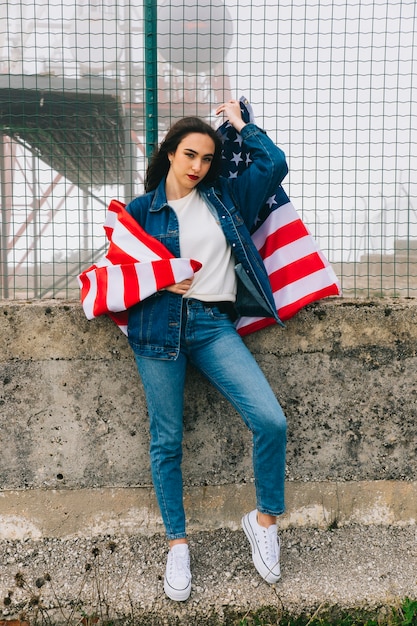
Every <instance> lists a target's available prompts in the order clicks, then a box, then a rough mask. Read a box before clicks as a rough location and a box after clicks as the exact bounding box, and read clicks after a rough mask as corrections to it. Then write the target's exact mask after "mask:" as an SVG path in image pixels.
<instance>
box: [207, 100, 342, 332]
mask: <svg viewBox="0 0 417 626" xmlns="http://www.w3.org/2000/svg"><path fill="white" fill-rule="evenodd" d="M240 108H241V112H242V118H243V120H244V121H245V122H253V121H254V117H253V110H252V107H251V106H250V104H249V103H248V101H247V100H246V98H245V97H244V96H242V98H241V99H240ZM218 132H219V134H220V137H221V139H222V143H223V161H222V168H223V170H222V174H223V176H225V177H228V178H236V177H237V176H239V175H240V174H241V173H242V172H244V171H245V169H246V168H247V167H250V164H251V158H250V153H249V152H248V151H247V150H245V148H244V146H243V144H242V139H241V137H240V135H239V134H238V133H237V132H236V130H235V129H234V128H233V126H231V124H229V122H225V123H224V124H222V125H221V126H220V127H219V128H218ZM251 236H252V240H253V242H254V243H255V246H256V248H257V249H258V252H259V253H260V255H261V257H262V260H263V262H264V265H265V267H266V270H267V272H268V276H269V281H270V283H271V287H272V292H273V295H274V301H275V306H276V309H277V313H278V316H279V317H280V319H281V320H282V321H285V320H288V319H290V318H291V317H293V316H294V315H295V314H296V313H297V312H298V311H299V310H300V309H301V308H303V307H305V306H306V305H307V304H311V303H312V302H315V301H317V300H320V299H322V298H325V297H327V296H338V295H341V289H340V285H339V281H338V279H337V276H336V274H335V273H334V271H333V268H332V267H331V265H330V263H329V262H328V260H327V259H326V257H325V255H324V254H323V253H322V252H321V250H320V249H319V247H318V245H317V243H316V241H315V240H314V238H313V236H312V234H311V232H310V231H309V229H308V228H307V226H306V225H305V224H304V223H303V221H302V219H301V218H300V216H299V214H298V213H297V211H296V209H295V208H294V206H293V204H292V202H291V201H290V199H289V198H288V196H287V194H286V193H285V191H284V189H283V187H282V186H281V185H280V186H279V187H278V188H277V189H276V191H275V193H274V194H273V195H272V196H270V197H269V198H268V200H267V202H266V204H265V206H264V207H263V208H262V209H261V211H260V212H259V215H258V221H257V222H256V224H255V226H254V227H253V229H252V231H251ZM274 323H275V320H274V319H273V318H265V317H263V318H249V317H241V318H240V319H239V320H238V321H237V323H236V327H237V329H238V331H239V333H240V334H241V335H247V334H249V333H251V332H254V331H255V330H259V329H260V328H265V327H266V326H269V325H271V324H274Z"/></svg>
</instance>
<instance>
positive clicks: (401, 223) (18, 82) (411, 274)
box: [0, 0, 417, 299]
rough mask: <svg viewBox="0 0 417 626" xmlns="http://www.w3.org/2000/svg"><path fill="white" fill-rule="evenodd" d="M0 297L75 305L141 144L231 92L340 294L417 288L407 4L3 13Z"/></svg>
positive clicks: (107, 4) (408, 292)
mask: <svg viewBox="0 0 417 626" xmlns="http://www.w3.org/2000/svg"><path fill="white" fill-rule="evenodd" d="M0 18H1V19H0V29H1V39H0V123H1V127H0V130H1V137H0V176H1V224H0V229H1V230H0V245H1V255H0V297H1V298H2V299H27V298H51V297H55V298H78V284H77V280H76V276H77V274H78V273H79V272H80V270H82V269H85V268H86V267H87V266H89V265H90V264H91V263H93V262H94V261H95V260H96V259H97V258H98V257H100V256H101V255H102V254H103V252H104V250H105V237H104V231H103V228H102V224H103V221H104V217H105V212H106V206H107V204H108V202H109V201H110V199H111V198H118V199H120V200H122V201H126V202H128V201H129V200H130V199H131V198H132V197H134V196H135V195H137V194H139V193H141V192H142V190H143V176H144V170H145V167H146V161H147V157H148V156H149V154H150V151H151V147H152V141H157V140H158V139H160V138H161V136H162V135H163V133H164V132H165V131H166V129H167V128H168V127H169V125H170V124H171V123H172V122H173V121H174V120H175V119H178V118H180V117H182V116H184V115H194V114H196V115H199V116H201V117H204V118H205V119H207V120H208V121H209V122H210V123H213V124H214V125H215V124H217V123H218V121H217V120H216V119H215V115H214V111H215V108H216V105H217V103H219V102H222V101H223V100H225V99H227V98H230V97H240V96H241V95H245V96H246V97H247V98H248V99H249V101H250V102H251V104H252V107H253V110H254V113H255V117H256V121H257V123H258V124H259V125H260V126H262V127H263V128H265V130H266V131H267V132H268V134H269V135H270V136H271V137H272V138H273V139H274V141H276V142H277V143H278V144H279V145H280V147H282V148H283V149H284V151H285V153H286V155H287V159H288V163H289V168H290V171H289V175H288V176H287V178H286V180H285V181H284V187H285V189H286V191H287V193H288V194H289V195H290V197H291V199H292V201H293V203H294V205H295V206H296V208H297V209H298V210H299V212H300V213H301V215H302V217H303V219H304V221H305V223H306V224H307V225H308V226H309V228H310V230H311V231H312V233H313V235H314V236H315V238H316V239H317V241H318V243H319V245H320V247H321V249H322V250H323V251H324V253H325V254H326V255H327V256H328V258H329V259H330V261H331V262H332V263H333V264H334V267H335V270H336V272H337V273H338V275H339V278H340V280H341V283H342V287H343V291H344V294H345V295H352V296H355V297H361V296H366V297H367V296H375V295H378V296H379V295H380V296H384V295H386V296H416V295H417V226H416V222H417V179H416V158H417V122H416V119H417V117H416V113H417V84H416V83H417V81H416V70H417V37H416V35H415V33H416V32H417V8H416V3H415V0H397V1H396V2H394V3H393V2H389V1H388V0H353V1H352V2H349V3H346V2H344V1H343V2H342V0H311V1H310V2H308V3H307V2H305V1H301V0H279V2H277V1H276V0H198V1H197V0H161V2H159V4H158V5H157V4H156V0H136V1H134V2H133V1H132V0H123V1H122V2H116V0H77V1H76V2H74V3H64V1H63V0H48V1H47V2H45V3H36V2H35V1H34V0H16V1H15V2H13V3H2V4H1V5H0Z"/></svg>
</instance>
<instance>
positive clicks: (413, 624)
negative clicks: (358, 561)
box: [223, 598, 417, 626]
mask: <svg viewBox="0 0 417 626" xmlns="http://www.w3.org/2000/svg"><path fill="white" fill-rule="evenodd" d="M278 613H279V611H278V610H277V609H275V608H273V607H270V608H264V609H261V610H259V611H256V612H254V613H248V614H246V615H245V616H243V617H242V616H241V617H240V618H237V619H236V620H235V621H231V622H229V621H227V622H226V623H225V624H224V625H223V626H417V600H412V599H410V598H405V599H404V600H403V601H402V602H401V603H399V604H398V606H389V607H386V606H385V607H380V608H379V609H378V610H375V611H372V612H371V611H361V610H353V609H351V610H344V611H342V610H340V609H338V608H334V607H332V608H329V607H319V608H318V609H317V610H316V611H315V612H314V613H313V614H304V615H300V616H298V617H294V616H291V615H285V614H284V615H283V614H282V612H281V614H278Z"/></svg>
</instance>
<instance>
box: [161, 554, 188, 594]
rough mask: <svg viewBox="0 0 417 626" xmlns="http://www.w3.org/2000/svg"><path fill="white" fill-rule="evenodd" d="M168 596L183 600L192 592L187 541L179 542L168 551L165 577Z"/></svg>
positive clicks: (165, 589)
mask: <svg viewBox="0 0 417 626" xmlns="http://www.w3.org/2000/svg"><path fill="white" fill-rule="evenodd" d="M164 591H165V593H166V594H167V596H168V598H171V600H176V601H177V602H181V601H183V600H187V599H188V598H189V596H190V593H191V572H190V553H189V551H188V545H187V544H186V543H177V544H175V545H173V546H172V548H171V549H170V551H169V552H168V558H167V566H166V570H165V578H164Z"/></svg>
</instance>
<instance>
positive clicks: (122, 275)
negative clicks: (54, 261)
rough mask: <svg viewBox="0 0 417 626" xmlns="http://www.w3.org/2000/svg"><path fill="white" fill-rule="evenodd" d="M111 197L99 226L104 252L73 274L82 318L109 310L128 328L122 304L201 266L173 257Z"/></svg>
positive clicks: (126, 306)
mask: <svg viewBox="0 0 417 626" xmlns="http://www.w3.org/2000/svg"><path fill="white" fill-rule="evenodd" d="M124 207H125V205H124V204H123V203H122V202H119V201H117V200H112V201H111V203H110V205H109V209H108V213H107V217H106V221H105V224H104V229H105V231H106V235H107V238H108V239H109V242H110V245H109V249H108V252H107V254H106V255H105V256H104V257H103V258H102V259H100V261H98V263H96V264H95V265H92V266H91V267H89V268H88V269H87V270H85V271H84V272H82V273H81V274H80V275H79V276H78V282H79V285H80V289H81V302H82V305H83V309H84V313H85V315H86V317H87V319H93V318H95V317H98V316H99V315H104V314H107V315H110V317H111V318H112V319H113V320H114V321H115V322H116V323H117V324H118V326H120V328H121V330H122V331H123V332H124V333H125V334H127V310H128V309H129V308H130V307H131V306H133V305H134V304H137V303H138V302H141V301H142V300H144V299H145V298H148V297H149V296H151V295H152V294H154V293H156V292H157V291H159V290H160V289H164V288H165V287H168V286H169V285H173V284H174V283H179V282H181V281H182V280H185V279H187V278H192V277H193V276H194V273H195V272H196V271H198V270H199V269H200V267H201V263H199V262H198V261H194V260H193V259H183V258H176V257H174V256H173V255H172V254H171V253H170V252H169V250H167V248H165V246H164V245H163V244H161V243H160V242H159V241H157V240H156V239H155V238H154V237H151V236H150V235H148V233H146V232H145V231H144V230H143V228H142V227H141V226H140V225H139V224H138V223H137V222H136V221H135V220H134V219H133V218H132V216H131V215H130V214H129V213H127V211H125V208H124Z"/></svg>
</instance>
